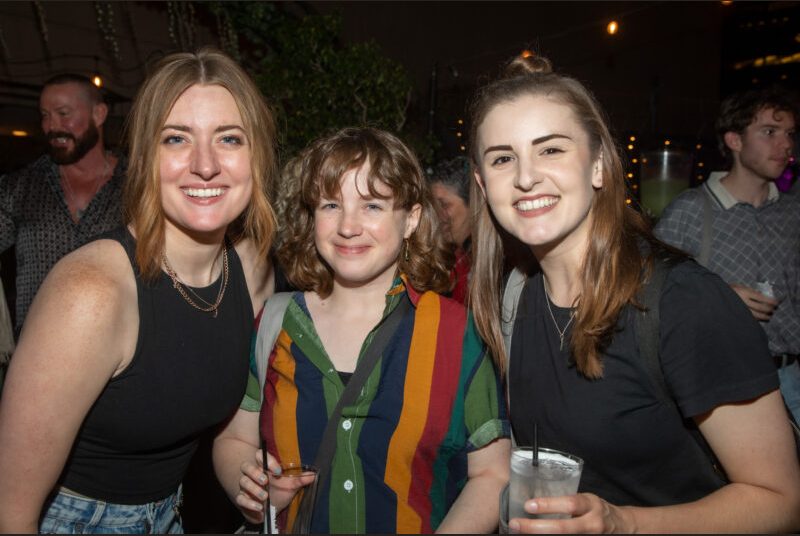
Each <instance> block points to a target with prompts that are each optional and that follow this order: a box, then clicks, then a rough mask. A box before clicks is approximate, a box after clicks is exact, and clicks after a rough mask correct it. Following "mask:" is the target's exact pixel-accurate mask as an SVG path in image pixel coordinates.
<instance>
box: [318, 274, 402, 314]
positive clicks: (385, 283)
mask: <svg viewBox="0 0 800 536" xmlns="http://www.w3.org/2000/svg"><path fill="white" fill-rule="evenodd" d="M394 273H395V272H394V270H387V271H386V272H385V273H384V274H381V275H380V276H378V277H376V278H375V279H373V280H372V281H369V282H367V283H364V284H358V285H351V284H347V283H346V282H342V281H339V280H337V278H336V277H335V276H334V280H333V290H332V291H331V294H330V296H328V297H327V298H325V300H324V301H327V302H328V303H330V304H331V306H333V307H337V308H338V309H340V310H341V311H343V312H348V311H351V312H352V311H363V310H364V309H366V307H365V304H369V305H370V306H371V307H370V308H372V307H374V308H376V309H378V308H379V309H380V312H383V309H384V305H385V304H386V293H387V292H388V291H389V289H390V288H391V286H392V282H393V281H394Z"/></svg>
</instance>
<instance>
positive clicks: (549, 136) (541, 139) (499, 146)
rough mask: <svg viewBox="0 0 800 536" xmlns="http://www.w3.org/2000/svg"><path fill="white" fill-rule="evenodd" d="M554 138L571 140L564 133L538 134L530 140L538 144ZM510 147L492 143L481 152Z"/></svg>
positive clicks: (533, 143) (503, 149)
mask: <svg viewBox="0 0 800 536" xmlns="http://www.w3.org/2000/svg"><path fill="white" fill-rule="evenodd" d="M554 139H565V140H570V141H572V138H571V137H569V136H567V135H566V134H548V135H547V136H540V137H538V138H534V140H533V141H532V142H531V145H539V144H542V143H545V142H548V141H550V140H554ZM511 150H512V147H511V146H510V145H492V146H491V147H487V148H486V150H484V151H483V154H484V155H485V154H486V153H490V152H492V151H511Z"/></svg>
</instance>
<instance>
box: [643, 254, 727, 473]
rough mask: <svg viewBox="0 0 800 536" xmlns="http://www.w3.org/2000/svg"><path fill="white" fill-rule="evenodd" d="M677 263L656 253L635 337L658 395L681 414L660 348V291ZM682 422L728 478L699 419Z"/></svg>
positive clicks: (717, 471) (715, 466) (716, 471)
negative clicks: (665, 371)
mask: <svg viewBox="0 0 800 536" xmlns="http://www.w3.org/2000/svg"><path fill="white" fill-rule="evenodd" d="M674 265H675V263H674V261H668V260H666V259H662V258H659V257H658V256H654V258H653V269H652V271H651V273H650V277H649V278H648V279H647V281H645V282H644V284H643V285H642V288H641V290H640V291H639V296H638V300H639V304H640V305H641V306H642V308H643V309H642V310H639V311H637V314H636V340H637V343H638V345H639V357H640V358H641V359H642V362H643V364H644V368H645V370H646V372H647V375H648V377H649V379H650V381H651V383H652V384H653V387H655V390H656V396H658V398H659V400H660V401H661V402H663V403H665V404H667V405H669V406H671V407H673V408H674V409H675V411H676V412H677V413H678V414H679V415H681V413H680V409H679V408H678V404H677V403H676V402H675V398H674V397H673V396H672V391H670V389H669V386H668V385H667V381H666V379H665V378H664V370H663V368H662V367H661V353H660V351H659V347H660V345H661V329H660V318H659V310H660V302H661V293H662V291H663V290H664V283H665V282H666V280H667V276H668V275H669V273H670V270H672V268H673V267H674ZM681 417H682V416H681ZM682 418H683V417H682ZM683 423H684V426H685V427H686V430H687V431H688V432H689V433H690V434H691V436H692V438H693V439H694V441H695V443H697V445H698V446H699V447H700V450H702V453H703V455H704V456H705V457H706V458H707V459H708V460H709V462H710V463H711V465H712V467H713V469H714V472H715V473H716V474H717V476H719V478H721V479H722V480H723V481H724V482H728V477H727V476H726V475H725V471H724V470H723V468H722V465H721V464H720V463H719V460H717V457H716V455H715V454H714V451H713V450H711V447H710V446H709V445H708V442H706V440H705V438H704V437H703V434H702V433H701V432H700V430H699V429H698V428H697V423H695V422H694V419H683Z"/></svg>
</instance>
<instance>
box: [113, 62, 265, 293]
mask: <svg viewBox="0 0 800 536" xmlns="http://www.w3.org/2000/svg"><path fill="white" fill-rule="evenodd" d="M198 84H199V85H217V86H221V87H224V88H225V89H227V90H228V91H230V93H231V95H233V99H234V101H236V105H237V107H238V108H239V114H240V115H241V117H242V122H243V126H244V130H245V134H246V135H247V139H248V142H249V143H250V150H251V153H250V154H251V163H250V167H251V173H252V178H253V193H252V195H251V197H250V203H249V204H248V206H247V208H246V209H245V211H244V212H243V213H242V214H241V215H240V216H239V218H238V219H237V220H236V221H235V222H233V223H232V224H231V225H230V226H229V227H228V231H227V234H228V236H229V237H230V238H231V239H232V240H233V241H234V242H235V241H237V240H239V239H241V238H249V239H251V240H253V242H254V244H255V245H256V248H257V250H258V252H259V254H260V255H262V256H264V257H265V256H266V255H267V253H268V251H269V248H270V245H271V242H272V236H273V234H274V232H275V217H274V214H273V211H272V207H271V206H270V203H269V198H268V192H269V189H270V185H271V183H272V181H273V176H274V173H275V171H274V170H275V123H274V120H273V117H272V113H271V112H270V110H269V107H268V106H267V104H266V102H265V101H264V98H263V96H262V95H261V93H260V92H259V90H258V88H256V86H255V84H254V83H253V81H252V80H251V79H250V77H249V76H248V75H247V73H245V72H244V71H243V70H242V68H241V67H239V65H238V64H237V63H236V62H235V61H233V60H232V59H231V58H229V57H228V56H226V55H225V54H223V53H221V52H219V51H216V50H213V49H210V48H204V49H202V50H200V51H198V52H197V53H194V54H193V53H188V52H181V53H177V54H171V55H169V56H166V57H165V58H163V59H162V60H161V61H159V62H158V64H157V65H156V66H155V69H154V70H153V72H152V73H151V74H150V75H149V76H148V77H147V80H145V82H144V84H142V87H141V88H140V89H139V92H138V94H137V95H136V99H135V100H134V103H133V108H132V109H131V114H130V117H129V120H128V123H127V125H126V131H127V132H126V134H127V136H126V137H127V140H128V146H129V153H130V158H129V165H128V172H127V180H126V183H125V189H124V193H123V204H124V210H125V221H126V223H128V224H130V225H131V227H133V230H134V233H135V234H136V264H137V266H138V268H139V271H140V273H141V274H142V276H143V277H145V278H146V279H154V278H155V277H156V276H157V275H158V273H159V271H160V265H161V264H160V263H161V253H162V252H163V250H164V212H163V209H162V206H161V181H160V176H159V161H158V144H159V138H160V134H161V129H162V128H163V126H164V123H165V121H166V119H167V116H168V115H169V113H170V111H171V110H172V107H173V105H174V104H175V101H177V100H178V98H179V97H180V96H181V94H183V92H184V91H186V90H187V89H189V88H190V87H191V86H194V85H198Z"/></svg>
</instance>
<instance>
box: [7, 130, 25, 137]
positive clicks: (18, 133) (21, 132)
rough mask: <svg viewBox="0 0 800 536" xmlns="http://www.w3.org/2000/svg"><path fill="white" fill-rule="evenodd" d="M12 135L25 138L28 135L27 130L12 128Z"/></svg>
mask: <svg viewBox="0 0 800 536" xmlns="http://www.w3.org/2000/svg"><path fill="white" fill-rule="evenodd" d="M11 135H12V136H14V137H16V138H24V137H26V136H27V135H28V131H27V130H12V131H11Z"/></svg>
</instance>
